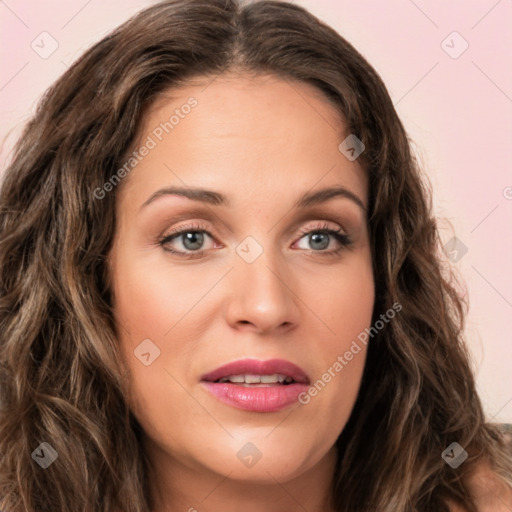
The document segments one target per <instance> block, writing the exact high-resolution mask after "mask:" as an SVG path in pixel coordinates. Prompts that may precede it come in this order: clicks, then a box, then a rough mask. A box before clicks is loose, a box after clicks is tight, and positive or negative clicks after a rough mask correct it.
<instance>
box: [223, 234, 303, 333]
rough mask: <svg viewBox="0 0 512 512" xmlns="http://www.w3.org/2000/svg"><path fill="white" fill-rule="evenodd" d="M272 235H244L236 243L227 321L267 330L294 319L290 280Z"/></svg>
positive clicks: (295, 307)
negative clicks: (230, 301)
mask: <svg viewBox="0 0 512 512" xmlns="http://www.w3.org/2000/svg"><path fill="white" fill-rule="evenodd" d="M271 239H272V237H271V236H267V237H266V238H265V240H263V236H259V237H258V239H256V236H247V237H246V238H245V239H244V240H242V242H240V243H239V244H238V246H237V247H236V249H235V251H236V256H235V262H234V266H235V269H234V272H233V275H232V277H231V279H232V280H234V282H233V283H232V284H233V287H232V292H233V293H232V295H231V296H232V303H231V304H230V321H231V322H240V321H243V322H244V323H246V322H250V323H251V324H253V325H255V326H256V327H257V328H258V329H261V330H270V329H272V328H274V327H278V326H280V325H282V324H283V323H295V322H296V321H297V319H298V311H297V304H296V303H295V299H294V294H293V293H292V289H293V283H290V282H289V275H290V274H289V273H288V272H287V271H286V268H285V266H284V265H285V262H284V260H283V259H282V258H281V257H280V256H279V253H278V251H277V248H276V247H274V245H273V243H272V241H271Z"/></svg>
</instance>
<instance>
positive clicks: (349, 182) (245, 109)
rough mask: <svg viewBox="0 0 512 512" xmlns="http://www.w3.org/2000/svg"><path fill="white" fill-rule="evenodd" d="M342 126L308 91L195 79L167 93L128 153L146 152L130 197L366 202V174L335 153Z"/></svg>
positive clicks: (264, 80) (251, 80) (233, 79)
mask: <svg viewBox="0 0 512 512" xmlns="http://www.w3.org/2000/svg"><path fill="white" fill-rule="evenodd" d="M347 135H348V132H347V129H346V126H345V123H344V120H343V118H342V116H341V114H340V113H339V111H338V110H337V109H336V108H335V106H334V105H333V104H332V103H331V102H330V101H329V100H328V99H327V97H326V96H325V95H324V93H323V92H322V91H321V90H319V89H318V88H316V87H314V86H313V85H311V84H307V83H303V82H299V81H296V80H289V79H283V78H280V77H277V76H274V75H258V76H254V75H247V74H246V75H243V74H242V75H226V76H217V77H209V78H206V77H200V78H197V79H194V80H190V81H189V82H187V84H185V85H181V86H180V87H176V88H173V89H170V90H168V91H165V92H164V93H163V94H161V95H160V96H159V98H158V99H157V100H156V101H154V102H153V104H152V105H151V106H150V107H149V108H148V109H147V111H146V113H145V115H144V116H143V118H142V120H141V123H140V127H139V132H138V137H137V141H136V143H135V144H134V145H133V146H132V149H131V151H137V149H138V148H142V147H143V146H144V145H147V146H151V149H150V150H149V151H145V156H144V157H143V158H140V160H139V161H138V163H137V165H136V167H135V168H134V170H133V171H132V172H131V173H130V175H129V179H127V180H125V181H128V182H130V183H124V184H123V185H127V187H126V188H127V192H129V193H131V194H133V193H135V194H136V195H138V196H139V195H140V196H141V198H142V196H143V195H146V196H147V195H148V194H150V193H151V191H152V190H154V189H155V188H156V187H160V186H163V185H180V186H186V185H189V186H199V185H200V186H202V187H204V188H211V189H222V190H226V191H228V190H230V191H231V194H229V195H234V196H236V195H238V196H240V195H242V196H244V197H245V199H246V200H249V199H250V198H255V197H257V196H262V195H264V196H265V197H270V196H272V197H273V198H275V197H276V195H279V194H286V193H294V190H295V189H297V193H299V191H300V192H304V190H305V189H311V188H312V187H314V186H315V184H316V183H317V182H318V183H319V182H320V181H321V183H319V185H320V184H321V185H323V186H328V185H334V184H342V185H346V186H350V187H351V188H352V190H353V192H354V193H356V194H358V195H359V196H360V197H362V198H365V197H366V186H367V180H366V173H365V172H364V170H363V169H362V167H361V166H360V165H359V163H358V162H357V161H349V160H348V159H347V158H346V157H345V156H344V155H343V154H342V153H341V152H340V150H339V145H340V143H341V142H342V141H343V140H344V139H345V138H346V136H347Z"/></svg>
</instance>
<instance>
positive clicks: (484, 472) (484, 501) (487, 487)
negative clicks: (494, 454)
mask: <svg viewBox="0 0 512 512" xmlns="http://www.w3.org/2000/svg"><path fill="white" fill-rule="evenodd" d="M467 485H468V487H469V490H470V492H471V494H472V495H473V496H474V499H475V503H476V506H477V510H478V512H510V511H512V487H510V486H509V485H507V483H506V482H504V481H503V480H502V479H501V478H500V477H499V476H498V475H496V474H495V473H494V472H493V471H492V469H491V466H490V464H489V463H488V462H487V461H482V462H479V463H478V465H477V466H475V469H474V470H473V471H472V473H471V475H470V476H469V477H468V480H467ZM449 507H450V512H467V510H466V509H465V508H462V507H461V506H460V505H455V504H453V503H450V504H449Z"/></svg>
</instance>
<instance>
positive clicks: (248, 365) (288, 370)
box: [201, 359, 309, 384]
mask: <svg viewBox="0 0 512 512" xmlns="http://www.w3.org/2000/svg"><path fill="white" fill-rule="evenodd" d="M276 373H278V374H280V375H285V376H286V377H291V378H292V379H293V380H294V381H295V382H300V383H304V384H309V378H308V376H307V375H306V372H305V371H304V370H303V369H302V368H300V367H299V366H297V365H296V364H294V363H291V362H290V361H286V360H284V359H268V360H266V361H259V360H257V359H241V360H239V361H233V362H232V363H227V364H224V365H222V366H219V367H218V368H216V369H215V370H213V371H211V372H209V373H207V374H205V375H203V376H202V377H201V380H206V381H209V382H215V381H216V380H219V379H222V378H223V377H229V376H230V375H246V374H250V375H274V374H276Z"/></svg>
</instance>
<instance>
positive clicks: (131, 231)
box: [109, 74, 375, 512]
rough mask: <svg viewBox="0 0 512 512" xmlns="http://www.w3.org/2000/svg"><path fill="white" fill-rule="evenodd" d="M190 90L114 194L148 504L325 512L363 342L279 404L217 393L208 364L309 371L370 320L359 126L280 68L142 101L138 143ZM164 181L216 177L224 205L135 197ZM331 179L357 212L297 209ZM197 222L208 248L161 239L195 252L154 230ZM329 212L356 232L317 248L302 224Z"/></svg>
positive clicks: (123, 327)
mask: <svg viewBox="0 0 512 512" xmlns="http://www.w3.org/2000/svg"><path fill="white" fill-rule="evenodd" d="M191 96H193V97H194V98H196V99H197V101H198V105H197V107H196V108H194V109H193V110H192V111H191V112H190V114H188V115H187V116H185V117H184V118H183V119H180V122H179V124H177V125H176V126H175V127H174V129H173V130H172V131H170V133H169V134H166V135H165V136H164V137H163V139H162V141H159V142H158V144H157V146H156V147H155V148H153V149H151V151H149V153H148V154H147V155H146V156H145V157H144V158H143V159H142V160H141V161H140V163H139V164H138V165H137V166H136V167H135V168H134V169H133V171H131V173H130V174H129V176H128V177H126V178H124V180H123V182H122V184H121V186H120V189H119V190H118V191H117V192H118V196H117V203H116V208H117V221H118V223H117V230H116V233H115V238H114V245H113V248H112V251H111V254H110V259H109V265H110V273H111V280H112V281H111V282H112V289H113V294H114V308H115V319H116V323H117V325H118V330H119V344H120V348H121V350H122V354H123V357H124V360H125V361H126V365H127V369H128V371H129V375H130V382H131V388H132V389H131V395H130V397H129V400H130V405H131V408H132V410H133V413H134V415H135V417H136V418H137V420H138V421H139V423H140V424H141V426H142V428H143V431H144V438H143V447H144V450H145V452H146V453H147V455H148V457H149V460H150V461H151V464H152V467H153V468H154V472H153V473H152V475H151V478H150V485H151V489H152V493H153V494H154V495H155V499H156V505H155V507H154V510H155V511H164V510H165V511H171V512H175V511H178V510H179V511H187V510H188V511H190V512H192V511H193V510H198V511H199V512H208V511H211V512H213V511H218V510H220V509H222V510H223V511H224V512H234V511H237V512H238V511H239V510H241V509H242V510H244V511H245V512H263V511H265V512H290V511H292V510H299V509H300V510H304V509H305V510H308V511H309V512H320V511H321V512H326V511H329V510H332V508H331V507H330V505H329V504H328V497H329V492H330V489H331V485H332V482H331V478H332V475H333V470H334V464H335V460H336V450H335V447H334V443H335V441H336V439H337V437H338V436H339V434H340V433H341V431H342V430H343V428H344V426H345V424H346V422H347V420H348V418H349V416H350V413H351V411H352V408H353V405H354V402H355V400H356V397H357V393H358V390H359V386H360V382H361V376H362V372H363V369H364V364H365V357H366V349H365V346H364V345H361V344H360V345H361V346H362V350H361V351H360V352H358V353H357V354H356V355H355V356H354V357H353V359H352V360H351V361H350V362H349V363H348V364H347V365H346V366H344V368H343V370H342V371H341V372H338V373H337V374H336V376H335V377H334V378H332V379H331V380H330V382H329V383H328V384H327V385H326V386H325V387H324V389H323V390H322V391H321V392H320V393H318V395H317V396H315V397H313V398H311V401H310V402H309V403H308V404H307V405H300V404H298V403H297V404H293V405H292V406H289V407H287V408H285V409H283V410H281V411H278V412H272V413H257V412H251V411H244V410H240V409H237V408H235V407H232V406H230V405H227V404H224V403H221V402H220V401H219V400H218V399H217V398H215V397H214V396H213V395H211V394H210V393H209V392H208V391H207V390H205V389H204V387H203V386H202V385H201V384H200V377H201V375H203V374H205V373H207V372H209V371H211V370H213V369H215V368H217V367H218V366H220V365H223V364H225V363H228V362H231V361H235V360H238V359H245V358H254V359H261V360H265V359H273V358H280V359H286V360H289V361H291V362H293V363H295V364H297V365H299V366H300V367H301V368H302V369H303V370H304V371H305V372H306V373H307V375H308V376H309V377H310V380H311V382H314V381H316V380H317V379H319V378H321V377H322V374H324V373H325V372H326V371H327V370H328V368H330V367H332V366H333V364H334V363H335V361H336V360H337V357H338V356H340V355H341V356H342V355H343V354H344V353H345V352H346V351H347V350H349V348H350V346H351V344H352V342H353V340H355V339H356V338H357V335H358V334H359V333H361V332H362V331H364V329H365V328H367V327H369V326H370V325H371V318H372V311H373V306H374V298H375V291H374V278H373V274H372V261H371V253H370V243H369V233H368V226H367V214H366V211H365V210H364V208H367V206H368V183H367V176H366V174H365V172H364V170H363V169H362V167H361V166H360V165H359V163H358V161H357V160H355V161H349V160H348V159H347V158H346V157H345V156H344V155H343V154H342V153H341V152H340V151H339V149H338V146H339V144H340V143H341V142H342V141H343V140H344V139H345V137H346V136H347V135H348V134H349V132H347V130H346V128H345V125H344V123H343V120H342V119H341V117H340V116H339V114H338V113H337V111H336V110H335V108H334V107H333V105H332V104H331V103H329V101H328V100H327V99H326V98H325V97H324V96H323V94H322V93H321V91H319V90H317V89H316V88H315V87H313V86H310V85H306V84H301V83H299V82H287V81H284V80H281V79H279V78H278V77H275V76H262V75H260V76H257V77H254V76H249V75H244V74H241V75H229V76H228V75H224V76H221V77H217V78H216V79H215V80H214V81H213V82H212V80H211V79H207V78H204V79H200V80H199V79H198V80H195V81H194V82H190V83H188V84H187V85H184V86H181V87H180V88H179V89H178V88H177V89H173V90H172V91H169V92H168V93H167V94H166V95H165V96H164V97H162V98H160V99H159V100H158V101H157V102H156V103H155V104H154V105H153V106H152V108H151V109H150V110H149V111H148V112H147V114H146V116H145V118H144V119H143V122H142V124H141V127H140V136H139V140H138V141H137V144H135V145H134V148H137V147H140V144H141V143H143V142H144V140H146V138H147V136H148V135H151V133H152V130H154V129H155V127H157V126H158V125H159V124H160V123H161V122H163V121H165V120H168V119H169V117H170V116H171V115H172V114H173V112H174V110H175V109H176V108H180V106H181V105H183V104H184V103H186V101H187V99H188V98H189V97H191ZM169 186H186V187H201V188H207V189H211V190H215V191H217V192H221V193H223V194H225V195H226V196H227V197H228V198H229V200H230V205H226V206H220V205H211V204H204V203H201V202H198V201H194V200H191V199H188V198H185V197H179V196H176V195H162V196H160V197H158V198H157V199H155V200H154V201H152V202H151V203H150V204H148V205H146V206H143V204H144V203H145V202H146V201H147V200H148V198H150V197H151V196H152V194H154V193H155V192H156V191H157V190H159V189H162V188H164V187H169ZM331 186H343V187H345V188H346V189H348V190H349V191H351V192H352V193H353V194H355V195H356V196H357V197H358V198H359V199H360V201H361V202H362V203H363V206H364V208H362V207H360V206H359V205H358V204H356V202H354V201H352V200H351V199H348V198H346V197H342V196H337V197H336V198H333V199H330V200H328V201H326V202H324V203H322V204H319V205H316V206H311V207H308V208H304V209H298V208H296V207H295V206H294V203H295V202H296V201H297V200H298V199H299V198H300V197H301V196H302V195H303V194H304V193H306V192H313V191H317V190H320V189H323V188H327V187H331ZM178 216H180V217H179V218H178ZM198 222H199V223H201V224H202V225H204V228H203V229H206V230H207V231H208V234H205V235H204V240H203V245H202V246H201V247H200V248H201V249H203V250H204V253H203V254H202V255H201V256H200V257H198V258H194V259H185V258H181V257H179V256H176V255H173V254H171V253H170V252H168V251H166V250H165V247H167V248H172V249H174V250H177V251H183V252H189V253H193V249H190V244H186V241H184V237H183V236H179V235H178V236H177V237H176V238H175V239H174V240H173V241H171V242H168V243H167V245H165V246H162V245H160V244H159V241H160V240H161V239H162V238H164V237H165V236H166V235H168V234H169V232H170V231H171V230H172V229H177V228H181V227H185V226H188V225H189V224H190V223H193V224H197V223H198ZM325 223H327V224H328V227H329V228H330V229H341V230H342V233H344V234H346V235H348V236H349V237H350V238H351V241H352V243H351V245H349V246H347V247H344V246H343V245H342V244H341V243H340V242H338V241H337V240H336V238H335V237H334V236H332V235H329V236H328V237H327V239H326V243H327V241H328V246H327V248H325V249H319V248H318V247H319V245H318V243H317V244H316V245H315V243H312V242H311V240H310V237H309V235H304V234H301V231H300V230H301V229H305V230H307V231H315V233H316V232H318V231H321V229H319V228H320V227H321V226H323V225H324V224H325ZM189 231H193V232H194V231H197V229H191V230H190V229H189ZM199 231H201V229H199ZM248 236H251V237H253V239H254V240H256V241H257V244H259V246H260V247H261V250H262V251H263V252H262V254H261V255H260V256H259V257H258V258H257V259H256V260H255V261H254V262H252V263H248V262H247V261H246V260H244V259H243V258H242V257H240V256H239V254H238V253H237V252H236V248H237V246H239V244H240V243H241V242H242V241H243V240H244V239H245V238H246V237H248ZM196 245H200V243H199V244H197V242H196ZM338 248H341V251H340V252H339V253H338V254H334V252H333V251H334V250H336V249H338ZM250 250H251V251H253V250H254V249H250ZM196 252H197V249H196ZM328 252H331V255H328V254H326V253H328ZM145 339H150V340H152V342H153V343H154V344H155V345H156V346H157V347H158V348H159V350H160V355H159V357H158V358H156V359H155V360H154V361H153V362H152V363H151V364H150V365H149V366H145V365H144V364H142V363H141V361H140V360H139V359H138V358H137V357H135V356H134V350H135V349H136V348H137V346H138V345H139V344H140V343H141V342H142V341H143V340H145ZM248 442H251V443H253V444H254V445H255V446H256V447H257V448H258V450H259V451H260V452H261V454H262V457H261V459H260V460H259V461H258V462H257V463H256V464H255V465H253V466H252V467H246V466H245V465H244V464H243V463H242V462H241V461H240V460H239V458H238V457H237V452H238V451H239V450H240V449H241V448H242V447H243V446H244V445H245V444H246V443H248Z"/></svg>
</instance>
